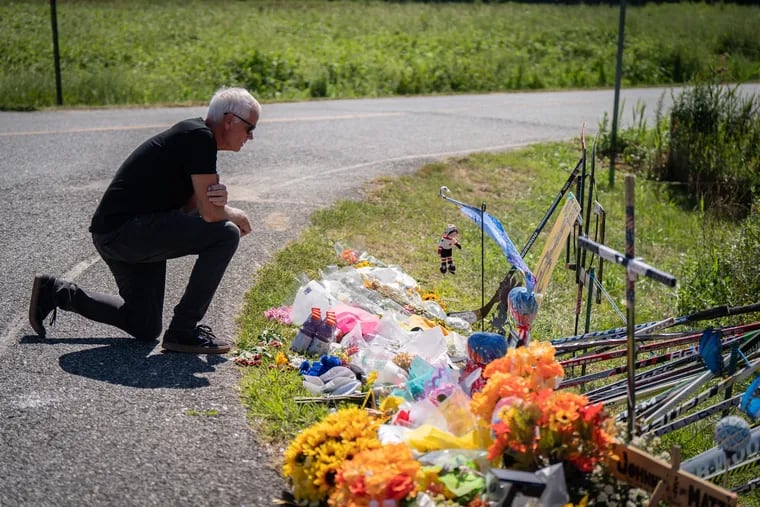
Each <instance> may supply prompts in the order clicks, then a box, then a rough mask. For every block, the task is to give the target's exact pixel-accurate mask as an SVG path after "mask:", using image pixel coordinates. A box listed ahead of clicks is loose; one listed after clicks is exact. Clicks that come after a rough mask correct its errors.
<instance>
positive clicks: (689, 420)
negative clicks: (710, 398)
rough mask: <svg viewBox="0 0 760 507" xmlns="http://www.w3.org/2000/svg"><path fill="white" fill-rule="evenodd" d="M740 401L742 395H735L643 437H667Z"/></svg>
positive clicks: (649, 432)
mask: <svg viewBox="0 0 760 507" xmlns="http://www.w3.org/2000/svg"><path fill="white" fill-rule="evenodd" d="M741 400H742V395H741V394H737V395H736V396H734V397H733V398H729V399H727V400H724V401H721V402H719V403H716V404H715V405H710V406H709V407H707V408H704V409H702V410H700V411H699V412H695V413H694V414H691V415H689V416H686V417H683V418H681V419H678V420H676V421H673V422H672V423H669V424H666V425H664V426H660V427H659V428H657V429H655V430H650V431H648V432H646V433H643V434H644V435H649V434H651V435H653V436H655V437H661V436H662V435H667V434H668V433H670V432H671V431H675V430H679V429H681V428H685V427H686V426H688V425H690V424H694V423H695V422H697V421H701V420H702V419H704V418H705V417H708V416H710V415H712V414H714V413H715V412H720V411H722V410H726V409H728V408H732V407H735V406H737V405H739V403H741Z"/></svg>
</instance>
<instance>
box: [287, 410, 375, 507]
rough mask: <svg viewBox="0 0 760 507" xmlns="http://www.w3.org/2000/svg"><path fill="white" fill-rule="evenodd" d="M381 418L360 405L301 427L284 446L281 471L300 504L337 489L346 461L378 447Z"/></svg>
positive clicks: (320, 499)
mask: <svg viewBox="0 0 760 507" xmlns="http://www.w3.org/2000/svg"><path fill="white" fill-rule="evenodd" d="M380 422H381V421H380V420H379V419H377V418H375V417H372V416H370V415H369V413H368V412H367V411H366V410H362V409H360V408H354V407H352V408H345V409H341V410H338V411H337V412H334V413H332V414H329V415H328V416H327V417H325V418H324V419H322V420H321V421H319V422H317V423H316V424H314V425H312V426H310V427H308V428H306V429H304V430H302V431H301V432H300V433H299V434H298V435H297V436H296V438H294V439H293V440H292V441H291V442H290V445H289V446H288V448H287V449H286V450H285V461H284V464H283V468H282V472H283V475H284V476H285V477H287V478H288V479H289V480H290V483H291V487H292V493H293V496H294V497H295V499H296V500H297V501H298V502H299V504H301V505H319V504H320V503H322V502H324V501H325V500H326V499H327V498H328V497H329V495H330V494H331V493H332V492H333V491H334V489H335V485H336V482H335V479H336V476H337V475H338V471H339V470H340V468H341V466H342V465H343V462H344V461H345V460H347V459H350V458H352V457H354V456H356V455H357V454H359V453H361V452H362V451H367V450H371V449H377V448H379V447H380V440H379V439H378V436H377V430H378V427H379V425H380Z"/></svg>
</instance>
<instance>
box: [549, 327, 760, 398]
mask: <svg viewBox="0 0 760 507" xmlns="http://www.w3.org/2000/svg"><path fill="white" fill-rule="evenodd" d="M758 336H760V335H758ZM758 336H755V337H753V338H751V339H750V340H749V341H748V342H747V343H745V344H744V346H747V347H756V346H757V343H758ZM741 340H743V337H739V338H731V339H729V340H727V341H725V342H723V343H722V347H723V348H725V347H727V346H730V345H732V344H734V343H737V342H739V341H741ZM743 352H744V353H745V355H746V354H747V353H748V352H746V351H743ZM749 352H750V353H751V352H754V349H753V350H751V351H749ZM699 358H700V357H699V354H698V352H697V350H696V349H695V348H692V349H680V350H674V351H673V352H668V353H666V354H662V355H659V356H654V357H649V358H646V359H641V360H639V361H637V362H636V364H635V368H636V369H638V368H644V367H646V366H654V365H657V364H662V363H668V364H665V365H663V366H661V367H660V369H657V368H654V369H652V370H649V371H647V372H643V373H644V374H646V373H654V371H655V370H659V371H657V373H661V372H662V371H665V370H664V368H665V367H668V366H669V367H671V368H674V367H676V366H680V365H682V364H684V363H685V362H691V361H696V360H697V359H699ZM627 371H628V365H627V364H624V365H620V366H616V367H613V368H609V369H607V370H602V371H599V372H596V373H590V374H588V375H583V376H580V377H574V378H571V379H565V380H564V381H562V382H561V383H560V386H559V387H560V389H563V388H566V387H570V386H576V385H582V384H586V383H587V382H591V381H594V380H602V379H605V378H609V377H614V376H615V375H621V374H623V373H627ZM637 378H639V377H638V375H637Z"/></svg>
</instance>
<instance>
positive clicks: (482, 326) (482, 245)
mask: <svg viewBox="0 0 760 507" xmlns="http://www.w3.org/2000/svg"><path fill="white" fill-rule="evenodd" d="M485 214H486V202H485V201H483V203H482V204H481V205H480V307H481V308H483V307H484V306H485V305H486V300H485V297H486V296H485V294H486V258H485V255H486V253H485V252H486V245H485V241H486V237H485V232H484V230H483V229H484V228H485V223H486V222H485ZM485 321H486V319H485V315H484V316H483V318H482V319H480V330H481V331H485V329H486V322H485Z"/></svg>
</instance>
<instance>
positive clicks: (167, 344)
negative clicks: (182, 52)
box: [161, 325, 232, 354]
mask: <svg viewBox="0 0 760 507" xmlns="http://www.w3.org/2000/svg"><path fill="white" fill-rule="evenodd" d="M161 346H162V347H163V348H164V350H171V351H173V352H187V353H189V354H224V353H226V352H229V351H230V349H231V348H232V346H231V345H230V344H229V343H227V342H225V341H222V340H220V339H219V338H217V337H216V336H214V333H213V332H212V331H211V328H210V327H208V326H202V325H201V326H196V327H195V329H192V330H190V331H181V330H176V329H167V330H166V332H165V333H164V340H163V342H162V343H161Z"/></svg>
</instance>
